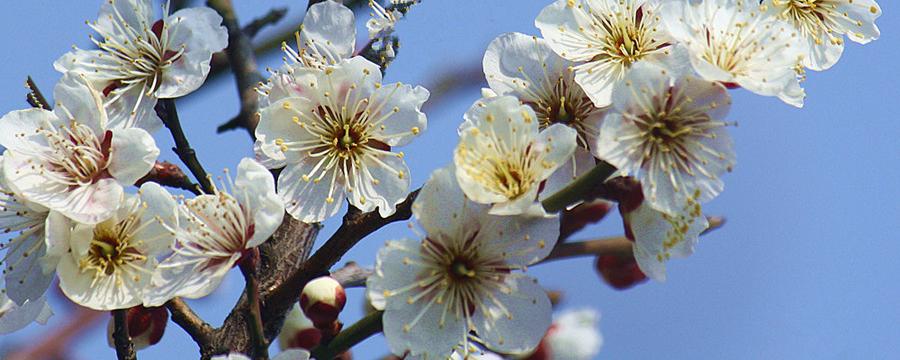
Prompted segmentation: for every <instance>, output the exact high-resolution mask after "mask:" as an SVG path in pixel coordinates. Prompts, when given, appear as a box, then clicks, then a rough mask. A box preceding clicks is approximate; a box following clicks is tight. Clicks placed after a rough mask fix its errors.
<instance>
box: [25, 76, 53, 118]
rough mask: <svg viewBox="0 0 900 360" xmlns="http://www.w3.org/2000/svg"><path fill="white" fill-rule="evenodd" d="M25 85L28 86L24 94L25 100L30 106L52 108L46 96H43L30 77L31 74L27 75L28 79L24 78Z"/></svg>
mask: <svg viewBox="0 0 900 360" xmlns="http://www.w3.org/2000/svg"><path fill="white" fill-rule="evenodd" d="M25 87H26V88H28V94H27V95H25V101H27V102H28V104H29V105H31V107H36V108H40V109H47V110H53V108H52V107H51V106H50V103H49V102H47V98H45V97H44V94H42V93H41V90H40V89H38V87H37V84H35V83H34V80H33V79H31V76H28V79H26V80H25Z"/></svg>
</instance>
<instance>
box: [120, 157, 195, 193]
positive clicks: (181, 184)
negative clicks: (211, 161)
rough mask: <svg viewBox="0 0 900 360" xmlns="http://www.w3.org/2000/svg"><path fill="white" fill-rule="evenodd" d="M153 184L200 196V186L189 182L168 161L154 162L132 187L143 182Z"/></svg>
mask: <svg viewBox="0 0 900 360" xmlns="http://www.w3.org/2000/svg"><path fill="white" fill-rule="evenodd" d="M148 181H149V182H155V183H157V184H160V185H162V186H168V187H171V188H175V189H181V190H185V191H190V192H191V193H193V194H194V195H200V194H202V193H203V192H202V191H200V185H198V184H195V183H193V182H191V179H190V178H188V177H187V175H185V174H184V171H181V168H179V167H178V165H175V164H173V163H170V162H168V161H158V160H157V161H156V163H155V164H153V167H152V168H151V169H150V172H148V173H147V175H144V177H142V178H140V179H138V181H135V183H134V186H141V185H142V184H144V183H145V182H148Z"/></svg>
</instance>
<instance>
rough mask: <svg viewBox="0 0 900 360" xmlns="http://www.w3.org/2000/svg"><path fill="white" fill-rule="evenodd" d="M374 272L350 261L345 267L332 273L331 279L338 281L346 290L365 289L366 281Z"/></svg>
mask: <svg viewBox="0 0 900 360" xmlns="http://www.w3.org/2000/svg"><path fill="white" fill-rule="evenodd" d="M373 272H374V270H372V269H371V268H364V267H361V266H359V265H357V264H356V262H353V261H350V262H348V263H346V264H344V267H342V268H340V269H337V270H335V271H332V272H331V277H332V278H334V279H335V280H337V282H339V283H340V284H341V286H343V287H344V288H350V287H364V286H366V279H368V278H369V276H371V275H372V273H373Z"/></svg>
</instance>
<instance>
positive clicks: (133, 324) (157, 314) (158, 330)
mask: <svg viewBox="0 0 900 360" xmlns="http://www.w3.org/2000/svg"><path fill="white" fill-rule="evenodd" d="M168 322H169V311H168V310H166V308H164V307H149V308H147V307H143V306H140V305H138V306H135V307H133V308H130V309H128V312H127V313H126V314H125V324H126V325H127V326H128V335H129V336H130V337H131V341H132V342H133V343H134V349H135V350H141V349H144V348H147V347H149V346H150V345H156V344H157V343H158V342H159V340H161V339H162V336H163V333H164V332H165V331H166V324H167V323H168ZM113 330H115V324H114V322H113V319H112V317H110V319H109V326H108V327H107V333H106V335H107V336H106V340H107V341H108V342H109V346H110V347H113V348H114V347H115V341H114V340H113V337H112V334H113Z"/></svg>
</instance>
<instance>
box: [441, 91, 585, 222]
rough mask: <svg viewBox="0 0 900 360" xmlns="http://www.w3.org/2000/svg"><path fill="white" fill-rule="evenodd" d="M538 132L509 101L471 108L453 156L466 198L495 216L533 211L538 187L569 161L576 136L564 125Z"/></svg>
mask: <svg viewBox="0 0 900 360" xmlns="http://www.w3.org/2000/svg"><path fill="white" fill-rule="evenodd" d="M539 127H540V123H539V120H538V118H537V115H536V114H535V112H534V110H533V109H532V108H531V107H530V106H528V105H523V104H522V103H520V102H519V100H518V99H516V98H515V97H512V96H498V97H493V98H487V99H481V100H479V101H477V102H476V103H475V104H474V105H472V107H471V108H470V109H469V111H468V112H466V115H465V122H463V124H462V125H461V126H460V128H459V134H460V139H459V144H458V145H457V146H456V150H455V152H454V156H453V162H454V164H455V165H456V169H457V170H456V178H457V179H458V181H459V185H460V187H462V189H463V192H465V194H466V196H467V197H468V198H469V199H471V200H472V201H475V202H477V203H481V204H493V207H492V208H491V214H495V215H514V214H521V213H523V212H526V211H529V209H530V208H532V207H534V206H535V204H536V203H535V201H536V200H537V195H538V190H539V189H540V185H541V182H542V181H544V180H546V179H547V178H549V177H550V175H551V174H553V172H554V171H556V169H558V168H559V167H560V166H562V165H563V164H565V163H566V162H567V161H569V159H571V157H572V153H573V152H574V151H575V147H576V142H577V141H576V139H577V131H576V130H575V129H573V128H571V127H569V126H566V125H563V124H558V123H557V124H553V125H551V126H549V127H547V128H546V129H544V130H543V131H539V130H538V129H539Z"/></svg>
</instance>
